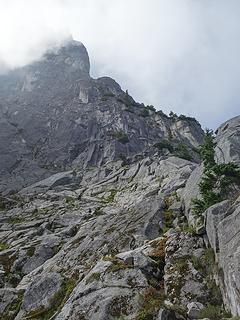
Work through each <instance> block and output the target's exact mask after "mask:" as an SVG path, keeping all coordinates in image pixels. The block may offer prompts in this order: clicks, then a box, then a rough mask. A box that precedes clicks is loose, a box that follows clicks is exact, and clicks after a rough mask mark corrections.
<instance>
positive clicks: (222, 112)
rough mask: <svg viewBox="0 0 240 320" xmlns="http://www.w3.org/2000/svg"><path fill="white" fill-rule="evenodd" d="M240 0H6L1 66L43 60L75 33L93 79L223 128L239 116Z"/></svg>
mask: <svg viewBox="0 0 240 320" xmlns="http://www.w3.org/2000/svg"><path fill="white" fill-rule="evenodd" d="M239 12H240V2H239V0H229V1H226V0H211V1H209V0H208V1H207V0H182V1H179V0H122V1H119V0H111V1H110V0H51V1H47V0H41V1H37V0H8V1H7V2H6V1H5V0H0V30H1V32H0V66H1V65H2V66H3V65H4V66H6V65H8V66H9V67H11V68H14V67H18V66H22V65H25V64H27V63H30V62H31V61H33V60H35V59H38V58H39V57H40V56H41V55H42V54H43V53H44V51H45V50H46V49H47V48H49V47H50V46H52V45H55V44H59V43H61V41H63V40H64V39H66V38H67V37H69V35H70V34H72V35H73V37H74V38H75V39H76V40H80V41H82V42H83V43H84V45H85V46H86V47H87V49H88V52H89V55H90V59H91V66H92V68H91V70H92V71H91V72H92V76H94V77H99V76H103V75H108V76H111V77H113V78H115V79H116V80H117V81H118V82H119V83H120V84H121V86H122V87H123V89H128V90H129V92H130V93H131V94H132V95H133V97H134V98H135V99H136V100H138V101H140V102H144V103H146V104H153V105H154V106H155V107H156V108H157V109H162V110H163V111H165V112H169V111H170V110H173V111H175V112H177V113H184V114H186V115H190V116H195V117H197V118H198V119H199V120H200V121H201V122H202V123H203V126H206V127H213V128H214V127H216V126H217V125H218V124H220V123H221V122H223V121H225V120H227V119H228V118H230V117H232V116H234V115H237V114H238V112H239V103H240V97H239V88H238V87H239V83H240V64H239V56H240V41H239V37H240V31H239V30H240V20H239Z"/></svg>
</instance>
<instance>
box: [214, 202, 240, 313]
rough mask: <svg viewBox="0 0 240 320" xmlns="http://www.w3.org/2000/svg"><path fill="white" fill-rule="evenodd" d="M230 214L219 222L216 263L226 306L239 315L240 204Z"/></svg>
mask: <svg viewBox="0 0 240 320" xmlns="http://www.w3.org/2000/svg"><path fill="white" fill-rule="evenodd" d="M231 209H232V213H231V214H230V215H228V216H227V217H225V218H224V219H223V220H222V221H220V222H219V224H218V226H217V236H218V241H219V251H218V255H217V256H218V263H219V267H220V268H221V270H222V272H221V274H220V280H221V283H222V293H223V297H224V301H225V303H226V305H227V306H228V307H229V308H230V310H231V312H232V313H233V314H234V315H239V314H240V296H239V291H240V279H239V268H240V250H239V223H240V203H239V202H237V203H236V204H235V205H233V207H232V208H231Z"/></svg>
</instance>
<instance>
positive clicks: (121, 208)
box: [0, 41, 240, 320]
mask: <svg viewBox="0 0 240 320" xmlns="http://www.w3.org/2000/svg"><path fill="white" fill-rule="evenodd" d="M89 69H90V65H89V58H88V54H87V51H86V49H85V48H84V46H83V45H82V44H81V43H78V42H75V41H70V42H68V43H66V44H65V45H64V46H62V47H61V48H60V49H56V50H51V51H49V52H48V53H47V54H45V56H44V57H43V58H42V60H40V61H37V62H35V63H33V64H32V65H30V66H26V67H24V68H21V69H18V70H14V71H11V72H10V73H8V74H5V75H1V76H0V96H1V101H0V153H1V158H0V179H1V180H0V192H1V197H0V318H1V319H6V320H12V319H15V320H20V319H23V320H24V319H39V320H40V319H56V320H76V319H81V320H108V319H109V320H116V319H118V320H123V319H128V320H133V319H135V320H149V319H151V320H164V319H165V320H177V319H182V320H184V319H204V318H205V319H206V318H209V319H223V318H226V317H230V315H229V314H227V312H226V311H230V312H231V313H232V314H233V315H240V307H239V306H240V298H239V290H240V284H239V283H240V282H239V279H240V278H239V274H238V271H239V247H240V244H239V243H240V238H239V230H238V229H239V228H238V225H239V223H238V219H239V208H240V206H239V203H240V200H239V198H238V197H239V196H238V192H239V190H237V189H236V190H235V192H233V193H232V194H231V195H230V196H229V198H228V199H227V200H225V201H223V202H221V203H217V204H215V205H214V206H212V207H210V208H208V210H207V211H206V212H205V213H204V217H205V222H204V225H201V226H199V225H197V228H196V218H195V216H194V212H193V210H192V199H193V198H195V197H199V188H198V184H199V182H200V181H201V178H202V175H203V166H202V165H201V163H200V159H199V155H198V153H197V151H196V148H197V147H198V146H199V144H201V143H202V142H203V131H202V129H201V126H200V125H199V123H198V122H197V121H196V120H195V119H192V118H189V117H185V116H182V115H181V116H179V117H177V116H176V115H172V116H166V115H164V114H163V113H162V112H161V111H156V110H155V109H154V108H153V107H152V106H144V105H143V104H139V103H136V102H135V101H134V100H133V98H132V97H131V96H129V94H128V92H123V91H122V90H121V88H120V86H119V85H118V84H117V83H116V82H115V81H114V80H112V79H111V78H107V77H103V78H99V79H92V78H91V77H90V75H89ZM239 125H240V118H239V117H237V118H234V119H233V120H230V121H229V122H227V123H226V124H224V125H223V126H221V127H220V128H219V129H218V133H217V137H216V141H217V147H216V159H217V161H218V162H229V161H235V163H239V148H238V143H239V141H238V140H239V139H238V135H239ZM200 229H201V232H200Z"/></svg>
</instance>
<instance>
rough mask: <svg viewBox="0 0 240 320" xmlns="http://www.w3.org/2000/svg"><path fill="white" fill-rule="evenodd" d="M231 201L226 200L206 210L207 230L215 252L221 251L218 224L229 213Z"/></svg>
mask: <svg viewBox="0 0 240 320" xmlns="http://www.w3.org/2000/svg"><path fill="white" fill-rule="evenodd" d="M229 208H230V201H229V200H225V201H223V202H220V203H217V204H215V205H213V206H212V207H210V208H209V209H208V210H207V211H206V231H207V236H208V240H209V242H210V245H211V247H212V248H213V249H214V251H215V253H217V252H218V251H219V239H218V225H219V223H220V222H221V221H222V220H223V219H224V218H225V217H226V216H227V215H228V209H229Z"/></svg>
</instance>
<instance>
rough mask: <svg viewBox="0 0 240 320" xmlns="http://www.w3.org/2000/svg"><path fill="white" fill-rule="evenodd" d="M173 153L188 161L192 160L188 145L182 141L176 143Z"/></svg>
mask: <svg viewBox="0 0 240 320" xmlns="http://www.w3.org/2000/svg"><path fill="white" fill-rule="evenodd" d="M174 154H175V155H176V156H177V157H179V158H182V159H185V160H188V161H191V160H192V156H191V154H190V152H189V150H188V147H187V146H186V145H185V144H183V143H179V144H178V146H177V147H176V148H175V152H174Z"/></svg>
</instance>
